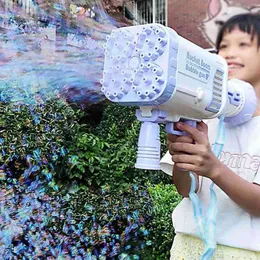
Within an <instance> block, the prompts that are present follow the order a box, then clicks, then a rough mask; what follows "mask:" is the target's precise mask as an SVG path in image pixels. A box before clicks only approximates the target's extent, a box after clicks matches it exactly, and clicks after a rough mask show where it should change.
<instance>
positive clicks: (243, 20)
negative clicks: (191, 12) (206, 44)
mask: <svg viewBox="0 0 260 260" xmlns="http://www.w3.org/2000/svg"><path fill="white" fill-rule="evenodd" d="M236 27H238V28H239V30H241V31H242V32H245V33H248V34H250V35H251V40H253V38H254V37H255V35H256V36H257V43H258V47H259V46H260V15H259V14H251V13H246V14H239V15H235V16H233V17H231V18H229V19H228V20H227V21H226V22H225V23H224V24H223V26H222V27H221V29H220V30H219V32H218V36H217V40H216V49H217V51H219V47H220V43H221V42H222V40H223V36H224V34H225V33H226V32H231V31H233V30H234V29H235V28H236Z"/></svg>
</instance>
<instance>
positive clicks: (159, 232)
mask: <svg viewBox="0 0 260 260" xmlns="http://www.w3.org/2000/svg"><path fill="white" fill-rule="evenodd" d="M148 191H149V194H150V196H151V198H152V201H153V218H152V223H151V225H152V227H151V229H150V232H151V233H150V235H151V237H152V245H153V246H152V253H151V256H152V257H150V259H156V260H157V259H169V258H170V249H171V245H172V241H173V237H174V229H173V226H172V217H171V215H172V211H173V209H174V208H175V207H176V206H177V205H178V204H179V203H180V201H181V196H180V195H179V194H178V192H177V191H176V188H175V186H174V185H170V184H157V185H151V186H149V188H148Z"/></svg>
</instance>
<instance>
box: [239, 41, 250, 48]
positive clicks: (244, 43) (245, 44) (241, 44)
mask: <svg viewBox="0 0 260 260" xmlns="http://www.w3.org/2000/svg"><path fill="white" fill-rule="evenodd" d="M239 46H241V47H244V46H249V43H247V42H240V43H239Z"/></svg>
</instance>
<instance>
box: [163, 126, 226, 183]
mask: <svg viewBox="0 0 260 260" xmlns="http://www.w3.org/2000/svg"><path fill="white" fill-rule="evenodd" d="M177 126H178V129H179V130H181V131H184V132H186V133H188V134H189V135H190V136H189V138H190V139H188V138H187V136H186V137H185V136H182V137H174V138H173V137H172V136H170V137H168V148H169V152H170V154H171V155H172V160H173V161H174V163H175V165H176V167H178V168H180V169H183V170H185V171H192V172H195V173H196V174H198V175H201V176H205V177H208V178H211V177H212V176H213V175H214V172H215V170H216V169H217V168H218V167H219V165H220V164H221V162H220V161H219V160H218V158H217V157H216V156H215V155H214V153H213V152H212V150H211V147H210V143H209V140H208V126H207V125H206V124H205V123H204V122H200V123H198V126H197V128H193V127H191V126H189V125H187V124H183V123H181V122H179V123H177ZM181 138H182V139H181ZM171 140H172V141H173V142H172V141H171ZM180 140H182V141H180ZM191 140H194V141H195V144H194V143H192V142H191Z"/></svg>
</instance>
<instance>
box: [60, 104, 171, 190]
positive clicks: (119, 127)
mask: <svg viewBox="0 0 260 260" xmlns="http://www.w3.org/2000/svg"><path fill="white" fill-rule="evenodd" d="M134 113H135V110H134V109H133V108H129V107H122V106H119V105H114V104H107V105H106V106H105V110H104V112H103V118H102V119H101V122H100V124H99V125H98V126H97V127H96V128H95V129H93V131H92V132H88V130H89V129H88V127H87V126H86V125H81V130H80V131H79V132H78V133H77V134H76V135H75V137H74V140H73V142H72V144H71V145H70V147H69V154H68V157H69V159H68V160H67V168H68V170H67V171H66V176H63V177H65V178H69V179H71V180H80V181H82V182H83V183H84V182H85V184H87V185H89V186H92V187H93V188H94V189H97V188H99V187H100V186H103V185H114V186H117V187H119V186H122V187H123V186H124V185H127V184H128V183H138V184H144V183H145V182H146V181H147V180H150V181H151V182H152V183H159V182H161V181H162V182H165V183H170V182H171V178H170V177H169V176H166V175H165V174H163V173H162V172H160V171H147V170H140V169H136V168H135V167H134V165H135V161H136V151H137V142H138V134H139V129H140V122H138V121H137V120H136V119H135V115H134ZM163 135H164V131H162V138H161V140H162V143H163V145H162V147H163V150H165V135H164V136H163ZM63 174H65V172H64V173H63Z"/></svg>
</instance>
